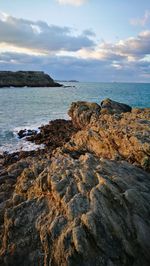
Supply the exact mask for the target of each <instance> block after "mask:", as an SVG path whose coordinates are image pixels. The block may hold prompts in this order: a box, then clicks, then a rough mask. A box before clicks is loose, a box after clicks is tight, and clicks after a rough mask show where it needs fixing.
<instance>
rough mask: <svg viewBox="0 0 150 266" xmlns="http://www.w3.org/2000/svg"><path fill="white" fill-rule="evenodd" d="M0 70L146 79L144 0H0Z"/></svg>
mask: <svg viewBox="0 0 150 266" xmlns="http://www.w3.org/2000/svg"><path fill="white" fill-rule="evenodd" d="M0 70H13V71H17V70H36V71H37V70H40V71H45V72H46V73H48V74H50V76H51V77H52V78H54V79H56V80H70V79H76V80H79V81H100V82H114V81H116V82H150V0H126V1H124V0H43V1H41V0H0Z"/></svg>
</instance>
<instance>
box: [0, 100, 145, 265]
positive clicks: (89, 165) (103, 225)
mask: <svg viewBox="0 0 150 266" xmlns="http://www.w3.org/2000/svg"><path fill="white" fill-rule="evenodd" d="M69 114H70V116H71V117H72V122H69V123H70V124H67V122H65V127H64V126H63V122H61V123H60V121H57V123H56V125H59V128H60V130H61V132H63V133H61V134H59V130H56V131H55V132H54V128H57V127H56V126H55V125H54V123H52V124H50V125H49V126H46V127H45V129H44V128H42V130H43V131H42V132H46V134H47V138H48V130H49V134H50V136H51V137H50V139H53V137H52V135H54V140H55V141H56V142H57V141H58V142H59V145H58V146H59V147H58V148H56V146H55V145H50V143H49V142H48V143H47V142H46V141H45V138H44V141H45V142H44V143H45V145H46V148H45V150H44V151H41V152H40V151H39V152H35V153H33V154H31V153H29V154H24V155H23V154H21V153H20V154H14V155H12V156H9V155H7V156H6V155H5V156H2V157H1V161H0V163H1V171H0V184H1V187H0V201H1V203H0V226H1V227H0V248H1V249H0V255H1V258H0V265H15V266H17V265H18V266H20V265H26V266H30V265H31V266H32V265H43V266H47V265H52V266H60V265H61V266H77V265H79V266H93V265H97V266H141V265H142V266H148V265H149V264H150V254H149V250H150V219H149V217H150V204H149V203H150V173H149V172H150V109H133V110H131V108H130V107H129V106H127V105H124V104H118V103H116V102H114V101H111V100H110V99H106V100H104V101H103V102H102V103H101V104H100V105H98V104H94V103H87V102H77V103H73V104H72V105H71V108H70V110H69ZM71 123H72V124H71ZM73 125H74V128H73ZM62 128H63V129H62ZM44 130H46V131H44ZM69 130H70V133H69V134H68V132H69ZM41 134H44V133H41ZM63 135H64V136H63ZM40 137H41V140H42V139H43V137H44V136H43V135H40V136H39V135H38V137H35V138H34V137H33V138H32V141H33V140H34V139H35V141H36V140H37V139H38V140H39V138H40ZM66 137H67V138H66ZM57 138H58V139H57Z"/></svg>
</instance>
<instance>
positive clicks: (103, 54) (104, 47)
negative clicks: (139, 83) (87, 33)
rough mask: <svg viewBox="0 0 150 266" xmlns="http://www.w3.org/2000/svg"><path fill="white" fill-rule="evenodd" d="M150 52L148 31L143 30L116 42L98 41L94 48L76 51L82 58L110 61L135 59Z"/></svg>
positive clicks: (149, 32)
mask: <svg viewBox="0 0 150 266" xmlns="http://www.w3.org/2000/svg"><path fill="white" fill-rule="evenodd" d="M149 54H150V31H143V32H141V33H139V34H138V36H137V37H130V38H128V39H125V40H120V41H119V42H117V43H107V42H103V43H100V44H99V45H98V46H97V47H95V49H94V50H93V49H87V48H83V49H81V50H79V51H77V52H76V55H77V56H79V57H82V58H87V57H88V58H93V59H101V60H110V61H114V60H115V61H122V60H127V61H136V60H141V59H142V58H144V57H146V56H147V55H149Z"/></svg>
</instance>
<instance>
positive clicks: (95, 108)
mask: <svg viewBox="0 0 150 266" xmlns="http://www.w3.org/2000/svg"><path fill="white" fill-rule="evenodd" d="M100 111H101V107H100V106H99V105H98V104H97V103H90V102H80V101H78V102H73V103H72V104H71V107H70V109H69V111H68V115H69V116H70V117H71V119H72V122H73V124H74V125H75V126H76V127H78V128H82V127H85V126H86V125H88V124H89V122H90V119H91V117H92V116H94V117H95V116H96V117H98V116H99V115H100Z"/></svg>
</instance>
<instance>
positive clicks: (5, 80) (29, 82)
mask: <svg viewBox="0 0 150 266" xmlns="http://www.w3.org/2000/svg"><path fill="white" fill-rule="evenodd" d="M11 86H12V87H25V86H27V87H60V86H62V85H60V84H59V83H56V82H54V80H53V79H52V78H51V77H50V76H49V75H47V74H45V73H44V72H42V71H17V72H12V71H0V88H1V87H11Z"/></svg>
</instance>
